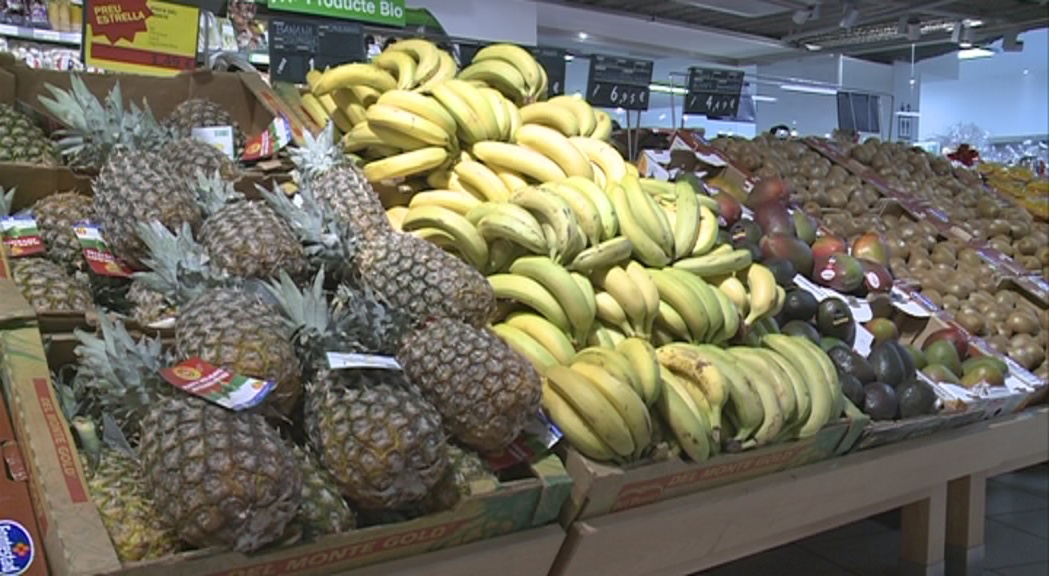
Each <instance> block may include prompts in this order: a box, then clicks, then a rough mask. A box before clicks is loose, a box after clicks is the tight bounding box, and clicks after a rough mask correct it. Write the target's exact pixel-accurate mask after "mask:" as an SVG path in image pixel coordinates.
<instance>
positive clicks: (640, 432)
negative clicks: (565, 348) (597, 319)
mask: <svg viewBox="0 0 1049 576" xmlns="http://www.w3.org/2000/svg"><path fill="white" fill-rule="evenodd" d="M571 368H572V370H574V371H575V372H576V373H578V374H580V375H582V376H583V377H584V378H586V379H587V380H589V381H590V383H591V384H592V385H593V386H594V387H595V388H596V389H597V390H599V391H600V392H601V393H602V394H604V395H605V398H607V399H608V401H609V402H611V404H612V406H613V407H615V409H616V410H617V411H618V412H619V415H620V416H621V417H622V418H623V421H624V422H626V425H627V429H628V430H630V436H631V439H632V440H633V442H634V453H633V455H632V456H633V457H634V458H639V457H640V456H641V454H642V453H643V451H644V450H645V449H647V448H648V445H649V444H650V443H651V442H652V420H651V418H650V417H649V415H648V407H647V406H645V403H644V402H643V401H642V400H641V397H640V396H638V395H637V392H635V391H634V389H633V388H631V387H630V385H629V384H627V383H626V382H623V381H622V380H620V379H618V378H616V377H615V376H613V375H612V374H610V373H609V372H608V371H607V370H605V369H604V368H602V367H601V366H597V365H595V364H590V363H587V362H574V363H572V366H571Z"/></svg>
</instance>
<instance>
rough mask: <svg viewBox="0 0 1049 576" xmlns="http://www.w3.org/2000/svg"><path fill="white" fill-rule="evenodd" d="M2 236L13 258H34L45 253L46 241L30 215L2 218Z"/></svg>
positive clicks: (0, 228) (0, 222)
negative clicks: (33, 256) (35, 255)
mask: <svg viewBox="0 0 1049 576" xmlns="http://www.w3.org/2000/svg"><path fill="white" fill-rule="evenodd" d="M0 236H2V237H3V239H4V246H7V253H8V254H9V255H10V256H11V257H12V258H21V257H23V256H32V255H34V254H41V253H43V252H44V239H43V238H42V237H41V236H40V229H39V228H37V226H36V220H35V219H34V218H33V217H32V216H31V215H29V214H16V215H14V216H7V217H5V218H0Z"/></svg>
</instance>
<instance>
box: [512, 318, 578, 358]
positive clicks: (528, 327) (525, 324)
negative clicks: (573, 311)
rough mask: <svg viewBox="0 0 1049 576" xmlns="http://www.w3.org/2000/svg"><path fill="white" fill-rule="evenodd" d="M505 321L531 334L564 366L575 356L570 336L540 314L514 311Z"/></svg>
mask: <svg viewBox="0 0 1049 576" xmlns="http://www.w3.org/2000/svg"><path fill="white" fill-rule="evenodd" d="M503 323H504V324H506V325H509V326H513V327H514V328H517V329H518V330H521V331H522V332H524V333H525V334H527V335H528V336H530V337H531V338H532V339H534V340H535V341H536V342H538V343H539V344H540V345H541V346H542V347H543V348H545V349H546V350H547V351H548V352H549V353H550V355H551V356H553V357H554V359H555V360H557V363H558V364H560V365H562V366H568V365H569V364H571V363H572V360H573V359H574V358H575V348H573V347H572V342H571V341H570V340H569V339H568V336H566V335H565V333H564V332H562V331H561V330H560V329H559V328H558V327H557V326H554V324H553V323H552V322H550V321H549V320H547V319H546V318H543V317H542V316H540V315H538V314H532V313H531V312H514V313H513V314H510V315H509V316H507V318H506V320H504V321H503Z"/></svg>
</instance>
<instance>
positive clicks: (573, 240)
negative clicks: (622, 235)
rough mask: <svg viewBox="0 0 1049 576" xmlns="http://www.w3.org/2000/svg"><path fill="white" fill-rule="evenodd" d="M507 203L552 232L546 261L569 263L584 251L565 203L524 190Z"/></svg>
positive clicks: (529, 188)
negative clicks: (526, 211)
mask: <svg viewBox="0 0 1049 576" xmlns="http://www.w3.org/2000/svg"><path fill="white" fill-rule="evenodd" d="M487 144H493V142H488V143H487ZM510 201H511V202H513V203H514V204H517V205H519V206H521V207H523V208H525V209H527V210H528V211H529V212H532V213H533V214H534V215H536V218H538V219H539V220H540V221H541V223H543V224H547V225H549V226H550V227H551V228H552V232H553V235H554V236H555V238H556V244H554V245H551V246H550V257H551V258H552V259H553V260H554V261H556V262H558V263H564V262H571V261H572V260H573V259H575V257H576V256H577V255H578V254H579V253H580V252H582V251H583V250H584V249H585V248H586V239H585V238H584V237H583V233H582V230H581V229H580V227H579V222H577V221H576V219H575V215H574V214H573V213H572V210H571V209H570V208H569V207H568V205H567V204H565V201H564V200H562V199H561V198H559V197H558V196H556V195H554V194H552V193H550V192H547V191H545V190H542V189H540V188H535V187H532V186H526V187H524V188H519V189H517V190H516V191H515V192H514V193H513V194H511V195H510ZM548 244H549V242H548Z"/></svg>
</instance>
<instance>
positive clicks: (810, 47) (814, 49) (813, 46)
mask: <svg viewBox="0 0 1049 576" xmlns="http://www.w3.org/2000/svg"><path fill="white" fill-rule="evenodd" d="M805 49H806V50H808V51H809V52H819V51H820V50H823V46H820V45H819V44H805Z"/></svg>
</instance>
